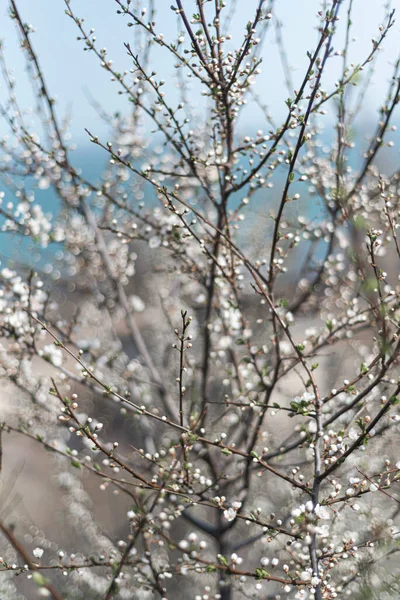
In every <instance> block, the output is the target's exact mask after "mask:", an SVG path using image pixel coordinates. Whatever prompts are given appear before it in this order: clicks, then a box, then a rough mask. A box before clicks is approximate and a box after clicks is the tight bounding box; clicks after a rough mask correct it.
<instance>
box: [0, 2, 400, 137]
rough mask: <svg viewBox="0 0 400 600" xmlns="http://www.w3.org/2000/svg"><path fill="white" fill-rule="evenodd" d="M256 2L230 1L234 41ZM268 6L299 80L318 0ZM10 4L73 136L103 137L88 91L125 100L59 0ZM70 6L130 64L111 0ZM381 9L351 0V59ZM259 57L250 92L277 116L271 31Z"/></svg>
mask: <svg viewBox="0 0 400 600" xmlns="http://www.w3.org/2000/svg"><path fill="white" fill-rule="evenodd" d="M227 3H228V9H229V6H232V4H233V3H234V2H233V0H227ZM257 3H258V1H257V0H237V6H238V10H237V15H236V18H235V20H234V21H233V23H232V26H231V28H230V32H231V33H232V35H233V37H234V39H236V40H240V39H241V36H242V35H243V32H244V26H245V24H246V23H247V21H248V20H249V19H251V17H252V15H253V14H254V11H255V7H256V5H257ZM146 4H147V0H143V2H142V5H143V6H146ZM155 4H156V7H157V11H158V17H157V19H156V21H157V26H156V28H157V29H158V31H159V32H162V33H164V35H165V37H166V38H169V37H170V38H171V39H173V38H175V37H176V32H177V25H176V18H175V16H174V13H173V11H171V10H170V5H171V0H155ZM183 4H184V6H185V8H187V12H188V13H190V11H191V9H192V8H194V5H195V4H194V1H193V0H184V2H183ZM275 4H276V7H277V8H276V13H274V18H279V20H281V21H282V22H283V23H284V26H283V37H284V41H285V45H286V49H287V54H288V58H289V63H290V65H291V67H292V75H293V80H294V82H295V85H296V83H299V82H300V81H301V78H302V74H303V72H304V68H305V66H306V64H307V58H306V51H307V50H312V49H313V47H314V45H315V41H316V39H317V32H316V24H317V20H316V13H317V11H318V10H319V8H320V5H321V3H320V2H319V1H317V0H279V1H277V2H276V3H275ZM17 5H18V7H19V10H20V12H21V14H22V15H23V18H24V20H25V21H26V22H28V23H30V24H32V25H34V26H35V27H36V29H37V32H36V33H35V34H34V36H33V41H34V44H35V47H36V49H37V50H38V54H39V56H40V57H41V62H42V66H43V70H44V72H45V73H46V77H47V80H48V83H49V87H50V89H51V90H52V93H53V95H55V96H56V97H57V99H58V106H59V109H60V111H61V114H63V113H65V111H66V110H67V109H69V110H70V111H71V115H72V122H71V133H72V135H73V138H74V139H75V140H76V141H78V142H80V143H83V142H84V141H85V140H86V134H85V133H84V128H85V127H88V128H89V129H90V130H91V131H92V132H93V133H96V134H98V135H103V134H104V133H105V125H104V124H103V123H102V122H101V120H100V119H99V117H98V116H97V115H96V113H95V111H94V110H93V107H92V106H91V105H90V102H89V101H88V98H87V90H89V92H90V94H91V95H92V96H93V97H94V98H95V99H96V100H97V101H98V102H99V103H100V104H101V105H102V106H103V107H104V109H105V110H106V111H111V112H115V111H116V110H121V111H124V110H125V109H126V108H128V103H127V101H126V98H124V97H121V96H119V95H118V89H117V86H116V85H115V84H112V83H111V82H110V78H109V75H108V74H107V73H105V72H104V71H103V70H102V69H101V68H100V66H99V63H98V61H97V60H96V58H95V57H94V55H92V54H90V53H88V52H83V50H82V48H83V46H82V43H80V42H78V41H77V40H76V37H77V35H78V32H77V29H76V26H75V24H74V23H73V22H72V20H71V19H69V18H68V17H67V16H66V15H65V12H64V11H65V8H66V6H65V4H64V1H63V0H18V2H17ZM391 5H392V7H393V8H396V9H397V13H398V21H397V22H396V23H395V25H394V27H393V28H392V30H391V32H390V34H389V36H388V38H387V39H386V42H385V46H384V50H383V51H382V52H380V55H379V58H378V61H377V63H376V67H375V75H374V80H373V85H372V87H371V88H370V92H369V94H368V97H367V98H366V101H365V104H364V110H365V117H366V118H368V116H369V115H371V116H372V115H373V114H374V113H375V109H376V108H377V107H378V106H379V104H380V103H381V102H382V100H383V98H384V94H385V90H386V87H387V83H388V81H389V78H390V74H391V64H393V63H394V61H395V60H396V58H397V55H398V53H399V52H400V0H394V1H393V2H392V3H391ZM347 6H348V1H347V0H344V1H343V8H342V12H341V21H342V30H341V33H340V36H339V38H338V42H339V40H342V39H343V25H344V22H345V16H346V12H347ZM71 7H72V8H73V10H74V11H75V12H76V14H77V15H78V16H80V17H85V19H86V22H85V25H86V27H87V28H88V29H90V28H91V27H93V28H94V29H95V35H96V37H97V41H98V44H99V47H103V46H106V47H107V49H108V50H109V57H110V58H112V59H113V61H114V65H115V67H116V68H117V70H119V71H123V70H124V69H129V68H130V66H131V64H130V61H129V57H128V56H127V55H126V51H125V50H124V47H123V42H124V41H131V40H132V36H133V29H134V28H128V27H126V19H124V18H122V17H121V16H118V15H117V14H116V9H117V5H116V3H115V2H114V0H72V2H71ZM228 9H227V10H228ZM7 13H8V10H7V1H6V0H0V37H1V38H3V39H4V40H5V46H6V57H7V62H8V65H9V67H13V68H14V70H15V77H16V80H17V94H18V96H19V98H20V100H21V104H22V105H23V106H24V107H25V108H28V107H29V105H31V104H32V94H31V90H30V85H29V82H28V80H27V77H26V74H25V71H24V60H23V57H22V56H21V52H20V50H19V48H18V44H17V37H16V34H15V27H14V23H13V22H12V21H11V20H10V19H9V18H8V17H7ZM384 14H385V11H384V8H383V3H382V2H380V0H354V13H353V23H354V28H353V36H352V37H355V38H357V41H356V42H354V43H353V44H352V47H351V53H350V60H351V61H353V62H354V63H357V62H359V61H360V60H362V59H363V58H365V57H366V55H367V54H368V52H369V50H370V48H371V38H372V37H377V34H378V27H379V25H380V24H381V23H382V22H383V16H384ZM236 45H238V43H236ZM339 48H340V44H339V45H338V49H339ZM264 57H265V59H264V62H263V65H262V75H261V76H260V77H259V79H258V83H257V86H256V91H257V93H258V94H259V95H260V96H261V97H262V98H263V100H264V101H265V102H267V103H268V105H269V106H270V109H271V112H272V113H273V114H274V115H275V117H276V118H278V119H279V118H280V117H281V116H282V115H283V114H284V113H285V105H284V100H285V99H286V98H287V96H288V94H287V91H286V89H285V85H284V81H283V76H282V68H281V63H280V59H279V56H278V54H277V50H276V44H275V33H274V31H273V30H272V29H271V32H270V34H269V36H268V38H267V42H266V45H265V48H264ZM153 61H154V62H153V64H154V68H155V70H156V71H157V72H158V74H159V76H160V77H161V73H162V76H163V77H164V78H165V79H167V80H168V81H172V75H173V73H174V69H173V66H172V64H171V62H170V61H166V60H165V57H164V54H163V53H161V52H160V51H159V50H157V51H156V52H155V54H154V58H153ZM330 62H331V64H330V67H329V69H330V71H329V72H328V73H327V75H328V78H327V80H328V79H330V85H328V84H327V85H326V87H327V88H329V89H331V88H332V86H333V83H334V81H335V79H336V75H337V73H338V71H337V69H338V68H340V66H341V58H340V57H338V58H336V59H332V60H331V61H330ZM168 93H169V98H170V99H171V101H172V102H173V101H174V100H175V98H176V90H175V88H174V86H173V85H170V86H169V88H168ZM196 93H197V90H194V94H193V97H196ZM4 97H5V89H4V86H3V84H2V83H1V87H0V101H3V100H4ZM259 124H260V115H259V114H258V113H257V112H256V111H249V112H248V114H247V116H246V117H245V118H244V119H243V121H242V126H251V127H258V126H259ZM5 131H6V130H5V126H4V124H3V123H0V133H1V134H4V133H5Z"/></svg>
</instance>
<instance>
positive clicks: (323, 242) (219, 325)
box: [0, 0, 400, 600]
mask: <svg viewBox="0 0 400 600" xmlns="http://www.w3.org/2000/svg"><path fill="white" fill-rule="evenodd" d="M65 4H66V18H70V19H71V20H72V21H73V22H74V23H75V26H76V28H77V31H78V40H79V43H81V44H83V46H84V49H85V50H86V51H88V52H89V53H90V54H91V55H92V56H93V61H94V62H96V61H97V62H99V64H100V66H101V67H102V69H103V70H104V71H105V72H106V73H107V75H108V76H110V77H111V78H112V80H113V81H114V83H115V86H117V87H118V91H119V93H121V94H122V95H124V96H125V97H126V100H127V103H128V108H129V110H128V111H127V113H126V115H125V116H124V115H121V114H116V115H114V116H112V117H109V116H105V118H106V119H107V120H108V122H109V124H110V126H111V129H112V131H111V133H110V140H111V141H108V140H103V139H101V137H100V136H97V134H96V132H95V131H88V138H89V140H90V142H91V143H92V144H94V145H95V146H97V147H98V148H101V149H102V151H103V154H104V156H105V157H106V158H107V161H108V166H107V168H106V170H105V172H104V174H103V176H102V178H101V180H100V181H99V182H97V183H96V182H94V181H92V180H89V179H88V178H86V177H85V176H84V174H83V172H82V171H80V170H79V169H78V168H77V167H76V166H75V163H74V158H73V152H72V149H71V147H70V144H69V142H68V139H69V138H68V133H67V128H68V126H67V125H66V124H65V122H64V121H63V120H62V119H60V117H59V115H58V112H57V110H56V103H55V101H54V99H53V97H52V95H51V91H50V89H49V87H48V85H47V82H46V79H45V75H44V73H43V71H42V69H41V66H40V57H39V56H38V55H37V54H36V52H35V48H34V45H33V40H32V36H33V31H34V30H33V28H32V26H30V25H27V24H25V21H24V19H23V16H22V15H21V14H20V12H19V9H18V6H17V2H16V1H15V0H11V2H10V10H11V17H12V18H13V19H14V21H15V23H16V26H17V29H18V31H19V35H20V39H21V49H22V51H23V52H24V54H25V57H26V59H27V62H28V66H29V73H30V75H31V78H32V85H33V86H34V89H35V90H36V92H37V106H36V112H35V115H36V117H35V119H34V124H33V125H32V117H31V116H29V118H28V116H27V113H26V111H25V109H24V108H21V106H20V103H19V100H18V99H17V94H16V93H15V84H14V79H13V76H12V74H11V71H10V70H9V68H8V65H7V64H6V63H5V62H4V57H2V61H3V62H2V67H3V76H4V83H5V87H4V89H5V90H8V98H7V99H6V100H3V103H2V109H1V110H2V115H3V118H4V119H5V120H6V122H7V123H8V125H9V128H10V135H9V136H7V137H4V138H3V139H2V140H1V155H0V169H1V173H2V176H3V180H4V184H5V186H6V191H5V193H3V199H2V205H1V209H0V212H1V215H2V219H3V220H2V225H1V226H2V231H3V232H8V235H9V234H10V233H12V234H13V236H14V237H13V239H14V240H15V239H16V237H19V238H21V239H24V240H26V239H31V241H32V244H33V246H32V247H34V248H35V252H37V249H38V248H40V247H41V248H48V250H47V252H49V251H50V256H51V262H50V259H49V258H48V256H49V254H45V255H44V258H43V260H42V261H41V262H39V263H38V264H39V266H40V268H36V269H35V270H31V269H30V267H29V264H30V263H29V260H28V259H26V260H25V258H24V260H21V261H20V262H21V263H23V264H20V265H15V264H12V263H10V262H4V260H3V265H2V270H1V273H0V277H1V297H0V332H1V346H0V374H1V377H2V379H3V384H4V387H3V395H4V399H3V400H2V411H3V412H2V417H1V429H0V433H2V444H3V446H2V447H3V448H4V452H5V458H4V460H3V480H2V481H3V488H2V504H4V508H3V510H2V513H1V521H0V529H1V533H2V540H3V541H2V543H3V542H5V543H6V544H5V545H4V544H3V546H2V548H3V549H2V558H1V559H0V571H1V576H0V582H1V583H0V589H1V591H2V594H1V597H2V598H10V599H11V598H17V597H21V598H22V597H27V598H28V597H29V598H32V597H33V595H32V594H35V592H34V591H33V590H35V589H36V591H37V593H38V594H39V596H43V597H46V596H47V597H53V598H55V599H60V598H64V599H71V600H72V599H78V598H86V599H91V598H93V599H95V598H96V599H98V598H102V599H104V600H109V599H110V598H138V599H142V598H161V599H163V600H166V599H167V598H168V599H170V600H171V599H175V598H178V599H179V598H182V599H183V598H185V599H188V598H193V599H195V600H197V599H204V600H208V599H210V600H211V599H217V598H220V599H222V600H230V599H235V600H236V599H239V598H243V597H244V598H253V599H258V598H260V599H261V598H262V599H263V600H265V599H267V598H268V599H269V598H274V599H276V600H278V599H280V598H288V599H292V598H293V599H296V600H306V599H310V598H316V599H317V600H321V599H332V598H345V597H350V598H355V599H357V598H359V599H361V598H378V597H379V598H382V599H383V598H385V599H386V598H398V597H399V589H400V572H399V569H398V557H397V554H396V553H397V551H398V550H399V520H398V516H399V502H400V496H399V488H398V484H399V481H400V462H398V461H399V458H400V457H399V456H398V450H397V448H396V444H398V441H399V424H398V423H399V419H400V417H399V413H398V408H397V405H398V402H399V392H400V382H399V370H398V369H399V352H400V338H399V317H400V308H399V307H400V305H399V302H400V285H399V279H398V265H399V259H400V248H399V241H398V238H397V228H398V225H397V223H396V219H397V218H398V215H399V181H400V172H399V171H395V172H393V173H387V172H385V171H384V170H383V167H381V166H379V165H380V164H381V163H379V161H378V160H377V158H378V157H379V156H380V155H381V153H382V152H385V150H384V146H385V145H386V147H389V148H390V147H391V146H392V145H393V142H392V140H391V139H390V137H391V131H393V130H394V129H395V127H394V125H392V119H393V116H394V114H395V108H396V105H397V103H398V102H399V91H400V78H399V68H400V62H399V61H397V62H395V63H394V66H393V77H392V80H391V82H390V85H389V89H388V92H387V96H386V100H385V102H384V104H383V105H382V107H381V109H380V114H379V119H378V121H377V124H376V131H375V133H374V135H373V136H372V137H371V138H370V139H369V141H368V145H367V147H366V148H365V149H364V148H362V147H361V148H357V145H356V144H355V143H354V137H353V134H352V131H353V125H354V121H355V119H356V117H357V113H358V110H359V105H360V102H362V100H363V97H364V95H365V93H366V90H368V86H365V85H364V84H365V82H366V83H368V81H369V75H368V73H369V70H370V69H371V68H372V66H373V65H374V60H375V56H376V54H377V53H378V51H379V49H380V48H381V46H382V44H383V43H384V41H385V38H386V36H387V35H388V34H389V32H390V29H391V28H392V25H393V23H394V16H393V13H388V14H387V15H386V16H385V18H384V20H383V22H382V25H380V26H379V24H377V36H376V38H375V39H374V40H373V41H372V45H371V49H370V52H369V54H368V55H367V56H365V58H364V60H363V61H362V62H360V63H356V64H354V63H352V62H351V60H350V58H349V53H350V44H351V31H352V10H353V1H352V0H349V1H348V2H345V1H340V0H331V1H330V2H325V3H324V8H323V10H320V11H319V12H318V15H317V24H318V39H317V43H316V44H315V46H314V48H313V49H312V50H311V51H308V52H307V56H308V66H307V69H306V71H305V72H304V73H303V74H302V75H301V76H300V75H299V73H296V88H294V86H293V87H291V86H292V84H291V74H290V71H289V72H287V73H286V75H287V78H288V86H289V93H290V97H289V98H288V99H287V101H286V108H285V110H286V117H285V118H284V120H283V122H278V121H276V119H273V118H272V117H271V116H270V114H269V111H268V110H267V109H265V114H264V116H263V119H264V120H266V122H267V124H266V130H259V131H257V133H256V134H254V135H253V134H252V133H248V132H247V134H246V135H243V133H242V132H241V129H240V127H238V120H239V118H240V116H241V114H242V112H243V111H245V110H246V109H248V108H249V107H252V106H253V107H254V106H256V105H260V108H261V109H263V110H264V107H263V105H262V102H261V100H260V98H261V96H259V95H258V93H256V92H255V91H254V90H259V91H260V92H264V88H265V82H264V83H262V80H261V79H260V77H261V61H262V58H263V41H264V39H267V38H268V36H271V35H272V34H273V33H274V32H275V33H276V34H277V36H276V37H277V40H278V42H277V43H279V45H280V47H281V53H282V58H283V64H285V60H284V59H285V53H284V48H283V46H282V44H283V41H282V32H281V25H280V23H279V22H278V21H277V19H276V18H275V12H274V11H275V3H274V2H273V0H271V1H267V0H260V1H259V2H258V3H257V6H256V9H255V12H254V14H250V15H249V19H250V20H249V22H248V24H247V25H246V27H245V32H244V36H243V37H242V38H240V39H233V36H232V35H231V34H230V33H229V32H230V28H231V24H232V19H234V18H235V16H234V8H235V6H236V3H235V2H232V3H229V2H223V1H220V0H215V2H210V1H205V0H197V1H195V0H190V1H189V0H188V1H186V2H184V1H183V0H174V2H173V5H172V6H171V9H172V11H174V13H175V16H176V21H177V24H178V29H177V34H176V35H175V33H172V32H168V35H163V34H162V33H160V28H159V23H158V21H157V16H156V13H155V7H154V4H155V3H154V2H153V1H151V0H150V1H149V3H148V5H147V6H139V5H138V3H137V2H134V1H131V0H125V1H122V0H116V4H117V9H118V10H117V13H118V15H119V16H120V18H124V22H125V23H126V25H127V27H128V28H132V29H128V33H127V39H130V40H131V41H130V43H126V44H125V49H126V52H127V59H128V64H129V67H128V69H127V70H126V71H123V72H120V71H118V70H117V67H115V66H114V63H113V62H112V60H111V59H110V58H109V56H108V52H107V50H106V49H105V48H101V47H100V46H99V45H98V43H97V40H96V38H95V36H94V31H93V30H92V29H89V28H88V27H87V26H86V22H85V21H84V19H82V18H81V17H80V16H78V14H77V13H76V12H75V7H74V6H73V4H74V3H73V2H71V3H70V1H69V0H65ZM76 9H77V10H79V6H78V3H76ZM342 15H343V18H342V22H343V21H344V25H345V26H344V32H345V36H344V45H343V47H342V49H341V50H340V51H338V50H336V51H334V46H335V48H336V47H337V46H338V44H340V43H341V42H340V40H341V39H342V38H341V37H340V35H339V33H340V31H343V27H342V29H341V28H340V27H339V22H338V21H339V17H340V16H342ZM132 31H133V32H134V33H133V35H132ZM128 34H129V35H128ZM153 48H156V49H157V52H162V53H165V55H166V56H169V57H171V58H172V60H173V64H174V67H175V71H176V76H177V77H176V81H177V83H178V92H176V91H175V92H171V91H169V90H170V87H171V81H168V82H166V81H164V80H163V79H162V78H161V73H159V72H157V66H156V63H157V61H152V52H153ZM304 52H305V50H304ZM335 57H336V58H335ZM338 57H339V58H338ZM334 60H336V63H335V64H337V62H338V60H340V61H341V71H340V75H339V78H338V81H337V82H336V84H335V83H332V81H331V80H330V78H329V77H327V75H326V73H327V67H329V66H330V64H331V63H332V61H334ZM154 69H156V70H154ZM164 76H165V75H164ZM357 84H359V85H360V86H361V92H360V95H357V88H356V90H355V91H354V86H355V85H357ZM269 93H271V94H273V93H274V92H273V87H272V89H271V90H270V92H269ZM194 96H195V97H198V98H199V99H200V98H201V99H202V102H203V103H202V104H201V105H200V108H198V109H197V113H196V111H195V110H194V106H193V104H192V101H191V98H192V97H194ZM267 100H268V99H267ZM262 101H264V99H263V98H262ZM328 108H329V110H331V111H332V114H333V115H334V124H333V126H332V129H331V131H329V127H330V125H329V123H330V122H329V121H326V123H327V124H328V125H327V128H328V134H329V136H330V143H329V146H328V147H327V146H326V141H324V140H326V138H324V137H323V136H324V135H326V133H323V129H322V126H323V123H324V119H325V120H326V117H325V115H326V114H327V111H328ZM35 127H37V128H38V129H35ZM40 127H41V128H42V129H40ZM150 130H152V131H153V132H154V140H153V141H149V131H150ZM39 131H41V133H40V135H39ZM356 150H359V152H358V154H359V155H360V156H359V157H358V159H357V160H358V166H357V168H354V166H353V163H351V164H350V162H351V161H352V160H353V158H352V157H354V156H355V151H356ZM387 151H388V152H389V150H387ZM358 154H357V156H358ZM47 188H51V189H52V190H53V191H54V193H55V194H56V196H57V198H58V201H59V209H58V210H57V211H55V212H54V215H53V216H52V217H51V216H49V215H47V214H46V213H45V211H43V209H42V207H41V205H40V202H39V200H40V196H39V194H40V193H42V192H38V190H46V189H47ZM302 213H303V214H302ZM3 235H4V234H3ZM24 247H26V246H24ZM26 254H27V253H26ZM22 256H24V255H23V254H22ZM46 256H47V258H46ZM19 444H22V446H19ZM21 447H22V449H23V454H24V461H25V472H26V471H27V470H34V472H35V473H37V475H36V479H38V477H39V478H40V480H36V481H33V482H31V483H30V488H29V489H28V490H26V488H23V489H24V490H25V492H24V494H22V497H21V504H22V506H23V507H24V508H25V507H26V508H27V509H28V510H27V511H24V510H20V509H19V508H18V507H16V506H14V505H15V503H16V502H15V499H14V500H13V498H14V496H13V491H12V486H11V490H10V484H9V481H10V480H9V478H7V477H8V476H7V473H8V469H9V464H10V460H11V455H12V454H14V453H16V452H18V448H21ZM45 451H48V452H47V454H49V453H50V456H51V461H50V462H49V461H48V457H47V455H46V458H44V454H45ZM396 452H397V455H396ZM42 461H43V465H44V466H43V468H42V469H41V470H38V465H39V466H40V465H41V462H42ZM23 477H24V475H23V474H21V475H20V477H19V479H22V478H23ZM16 485H17V487H18V485H19V480H18V479H17V483H16ZM44 486H48V489H49V492H48V493H47V494H46V500H45V498H43V502H45V501H46V502H48V499H49V496H50V500H52V502H51V503H50V504H49V508H48V509H46V512H47V513H48V514H47V519H46V520H45V521H43V517H41V518H42V522H44V523H45V524H44V525H41V526H40V527H43V530H42V529H39V528H38V527H39V526H38V524H36V519H39V513H40V506H32V505H31V495H34V494H35V490H36V488H37V487H39V488H40V487H41V489H42V492H41V493H42V494H44V489H45V487H44ZM7 494H8V499H7V498H6V496H7ZM46 506H47V504H46ZM26 515H28V516H26ZM56 522H58V525H57V526H56V525H55V523H56ZM59 523H61V524H62V526H61V527H60V526H59ZM396 561H397V562H396ZM17 576H18V577H17ZM35 586H36V588H35ZM23 594H26V596H24V595H23Z"/></svg>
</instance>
